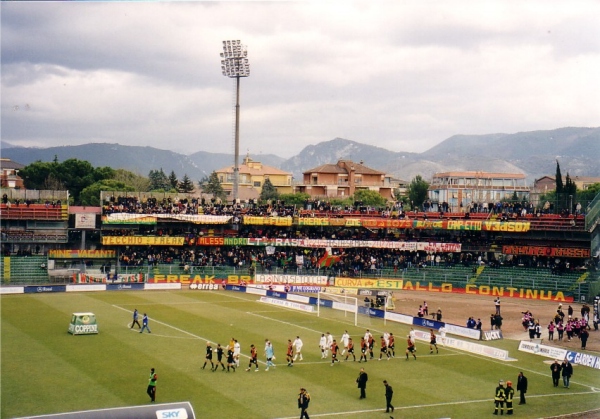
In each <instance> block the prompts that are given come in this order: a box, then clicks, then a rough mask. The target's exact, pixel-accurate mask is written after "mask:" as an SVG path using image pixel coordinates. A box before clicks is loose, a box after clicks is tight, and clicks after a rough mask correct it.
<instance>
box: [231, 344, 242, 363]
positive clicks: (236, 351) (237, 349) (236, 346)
mask: <svg viewBox="0 0 600 419" xmlns="http://www.w3.org/2000/svg"><path fill="white" fill-rule="evenodd" d="M234 342H235V343H234V344H233V360H234V361H235V365H237V367H238V368H239V367H240V353H241V352H242V347H241V346H240V343H239V342H238V341H237V339H234Z"/></svg>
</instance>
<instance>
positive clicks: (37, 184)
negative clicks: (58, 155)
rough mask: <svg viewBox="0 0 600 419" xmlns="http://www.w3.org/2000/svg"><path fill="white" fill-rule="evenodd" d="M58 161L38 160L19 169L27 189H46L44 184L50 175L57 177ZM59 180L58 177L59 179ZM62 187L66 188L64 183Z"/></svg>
mask: <svg viewBox="0 0 600 419" xmlns="http://www.w3.org/2000/svg"><path fill="white" fill-rule="evenodd" d="M57 166H58V162H50V163H49V162H42V161H41V160H37V161H35V162H33V163H31V164H29V165H27V166H25V167H23V168H22V169H21V170H19V176H21V178H22V179H23V183H24V184H25V188H27V189H45V188H44V185H45V184H46V182H47V181H48V179H49V178H50V177H53V178H54V179H57V178H56V177H55V174H56V173H57V172H58V170H57ZM57 180H58V179H57ZM60 189H63V190H64V189H65V188H64V185H63V187H62V188H60Z"/></svg>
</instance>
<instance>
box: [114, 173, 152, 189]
mask: <svg viewBox="0 0 600 419" xmlns="http://www.w3.org/2000/svg"><path fill="white" fill-rule="evenodd" d="M113 179H114V180H116V181H118V182H123V183H124V184H125V185H127V186H132V187H133V188H134V190H136V191H139V192H148V191H150V179H148V178H147V177H144V176H140V175H138V174H135V173H133V172H130V171H129V170H125V169H117V170H115V176H114V177H113Z"/></svg>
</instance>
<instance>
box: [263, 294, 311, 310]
mask: <svg viewBox="0 0 600 419" xmlns="http://www.w3.org/2000/svg"><path fill="white" fill-rule="evenodd" d="M259 301H260V302H261V303H267V304H272V305H275V306H280V307H285V308H291V309H294V310H300V311H307V312H309V313H312V312H313V311H315V307H314V306H311V305H310V304H302V303H295V302H293V301H288V300H280V299H279V298H270V297H260V300H259Z"/></svg>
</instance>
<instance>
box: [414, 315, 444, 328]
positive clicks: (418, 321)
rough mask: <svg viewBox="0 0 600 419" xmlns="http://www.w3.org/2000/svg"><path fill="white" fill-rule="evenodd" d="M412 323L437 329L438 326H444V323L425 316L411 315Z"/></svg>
mask: <svg viewBox="0 0 600 419" xmlns="http://www.w3.org/2000/svg"><path fill="white" fill-rule="evenodd" d="M413 324H414V325H415V326H420V327H426V328H427V329H435V330H438V329H439V328H440V327H442V326H444V324H445V323H443V322H438V321H435V320H429V319H426V318H425V317H413Z"/></svg>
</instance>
